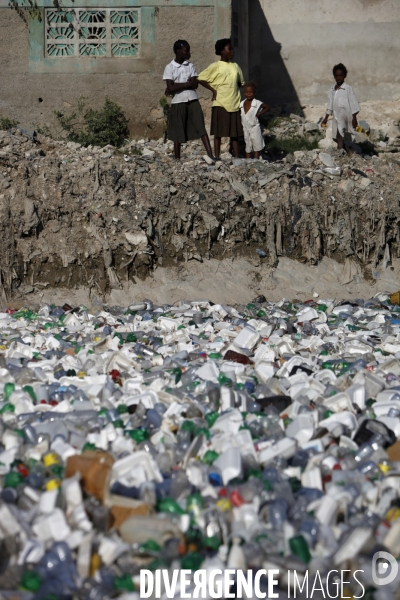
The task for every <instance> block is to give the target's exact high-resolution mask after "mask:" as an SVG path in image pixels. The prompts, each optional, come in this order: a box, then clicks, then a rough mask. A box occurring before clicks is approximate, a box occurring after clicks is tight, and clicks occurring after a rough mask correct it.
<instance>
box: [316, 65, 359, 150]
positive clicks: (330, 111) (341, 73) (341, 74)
mask: <svg viewBox="0 0 400 600" xmlns="http://www.w3.org/2000/svg"><path fill="white" fill-rule="evenodd" d="M333 77H334V78H335V81H336V85H333V86H332V87H331V89H330V90H329V96H328V106H327V107H326V115H325V118H324V120H323V121H322V123H321V125H322V126H323V127H324V126H326V124H327V122H328V118H329V116H330V115H333V119H332V138H333V139H334V140H335V142H337V145H338V149H342V148H343V147H344V145H345V139H347V140H349V141H352V142H354V134H355V132H356V127H357V125H358V123H357V115H358V113H359V112H360V105H359V104H358V102H357V99H356V97H355V95H354V92H353V88H352V87H351V86H350V85H348V84H347V83H345V79H346V77H347V69H346V67H345V66H344V65H343V64H342V63H339V64H338V65H335V66H334V67H333Z"/></svg>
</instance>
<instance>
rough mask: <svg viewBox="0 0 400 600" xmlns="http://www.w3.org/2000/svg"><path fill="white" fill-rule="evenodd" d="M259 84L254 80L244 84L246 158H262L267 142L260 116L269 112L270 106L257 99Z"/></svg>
mask: <svg viewBox="0 0 400 600" xmlns="http://www.w3.org/2000/svg"><path fill="white" fill-rule="evenodd" d="M256 91H257V86H256V84H255V83H254V81H249V82H248V83H246V84H245V86H244V95H245V98H246V99H245V100H243V101H242V102H241V103H240V112H241V117H242V125H243V131H244V140H245V142H246V158H251V154H252V153H254V158H260V152H261V150H263V149H264V146H265V142H264V138H263V134H262V131H261V125H260V122H259V120H258V117H261V115H263V114H264V113H266V112H268V111H269V109H270V107H269V106H268V105H267V104H264V102H261V100H256V98H255V95H256Z"/></svg>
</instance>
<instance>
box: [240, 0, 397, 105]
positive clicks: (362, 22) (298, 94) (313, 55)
mask: <svg viewBox="0 0 400 600" xmlns="http://www.w3.org/2000/svg"><path fill="white" fill-rule="evenodd" d="M248 5H249V29H250V31H251V36H250V37H249V58H248V61H249V65H250V76H251V78H253V79H255V80H256V81H258V82H259V84H260V88H261V89H260V94H261V95H262V97H263V99H264V100H265V101H267V102H268V101H269V102H272V103H273V104H282V103H285V102H299V103H300V104H308V103H322V102H325V101H326V97H327V92H328V89H329V86H330V85H331V84H332V67H333V65H334V64H336V63H338V62H343V63H344V64H345V65H346V66H347V68H348V70H349V77H348V83H350V84H351V85H352V86H353V87H354V89H355V91H356V94H357V98H358V99H359V101H360V102H363V101H366V100H396V99H399V98H400V70H399V68H398V58H397V57H398V56H399V52H400V36H399V31H400V3H399V2H398V1H396V0H320V1H318V2H316V1H315V0H279V1H277V0H254V1H252V2H249V3H248Z"/></svg>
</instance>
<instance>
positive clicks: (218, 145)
mask: <svg viewBox="0 0 400 600" xmlns="http://www.w3.org/2000/svg"><path fill="white" fill-rule="evenodd" d="M220 154H221V138H220V137H215V136H214V155H215V158H219V155H220Z"/></svg>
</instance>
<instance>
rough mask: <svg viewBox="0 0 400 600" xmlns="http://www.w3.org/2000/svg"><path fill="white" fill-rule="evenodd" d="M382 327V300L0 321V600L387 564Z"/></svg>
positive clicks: (399, 385)
mask: <svg viewBox="0 0 400 600" xmlns="http://www.w3.org/2000/svg"><path fill="white" fill-rule="evenodd" d="M320 156H321V155H320ZM326 161H328V159H326ZM328 168H330V167H328ZM332 168H333V167H332ZM399 325H400V319H399V309H398V307H397V304H396V298H394V297H393V296H392V297H390V296H389V295H388V294H382V293H380V294H379V298H378V297H376V298H372V299H370V300H366V301H364V300H357V301H355V302H353V301H351V302H350V301H349V302H340V303H337V302H335V301H333V300H331V299H326V300H323V299H320V298H319V297H318V295H317V296H315V295H314V297H313V298H312V299H310V300H309V301H306V302H299V301H294V302H289V301H288V300H282V301H281V302H277V303H273V302H269V301H267V300H266V299H265V298H264V297H263V296H260V297H258V298H256V299H254V300H253V301H252V302H249V303H248V304H247V305H241V306H235V307H230V306H225V305H216V304H212V303H211V302H209V301H207V300H198V301H190V302H189V301H185V302H180V303H176V304H175V305H174V306H170V305H162V306H157V305H155V304H153V303H152V302H151V301H150V300H144V301H138V302H135V303H132V304H131V305H130V306H129V307H127V308H123V307H109V306H105V305H103V304H102V303H101V302H100V300H98V299H96V300H95V301H94V303H93V305H92V306H91V307H83V306H81V307H76V308H72V307H70V306H69V307H67V306H66V305H65V306H64V307H60V306H54V305H52V306H50V305H45V306H43V307H41V308H40V310H39V311H38V312H35V311H33V310H30V309H21V310H18V311H14V312H12V311H8V312H4V313H2V314H1V318H0V335H1V338H2V346H1V347H2V348H3V349H2V350H1V356H0V363H1V365H0V368H1V370H0V444H1V445H0V478H1V490H0V535H1V541H2V544H3V545H2V548H3V556H7V559H8V560H9V564H10V565H12V569H11V566H10V568H9V570H8V582H9V583H8V584H6V585H9V586H13V587H14V588H16V587H19V589H20V590H21V591H23V592H24V593H26V594H30V595H31V598H32V599H34V600H39V599H43V600H44V599H45V598H53V597H54V598H55V597H57V598H63V599H65V600H66V599H67V598H70V597H73V596H76V597H79V598H82V600H86V599H88V600H89V599H96V600H97V599H98V600H104V599H105V598H106V597H113V598H114V597H120V598H124V599H125V600H132V599H133V598H135V599H136V597H139V594H140V582H139V575H140V570H141V569H142V568H146V569H149V570H150V571H152V572H154V571H156V570H157V569H189V570H190V569H191V570H197V569H199V568H204V569H212V568H222V569H225V568H227V569H234V570H239V571H240V570H247V569H258V568H264V567H263V565H265V564H272V565H275V566H276V565H277V566H278V567H279V569H281V571H282V572H283V571H284V570H285V569H286V570H287V569H288V568H289V566H288V565H294V566H293V569H294V568H296V569H298V571H299V572H302V573H304V572H305V571H306V570H309V571H310V573H312V572H314V571H315V569H316V566H317V565H319V567H320V572H321V573H323V572H324V573H328V572H329V569H330V568H333V567H332V565H334V566H335V568H337V569H346V567H347V565H348V564H351V568H352V569H363V568H364V567H365V564H366V563H367V562H368V560H370V559H371V556H372V554H373V551H374V548H376V549H386V551H388V552H390V553H392V554H393V556H395V557H398V556H399V553H400V544H399V541H398V539H399V534H400V533H399V532H400V529H399V527H400V526H399V522H400V512H399V505H400V504H399V503H400V485H399V482H398V472H399V471H398V464H399V463H400V424H399V422H400V418H399V417H400V360H399V358H398V354H397V352H398V350H397V345H396V343H395V342H396V339H395V336H397V335H398V332H397V329H398V327H399ZM377 551H378V550H377ZM371 552H372V554H371ZM144 565H145V566H144ZM278 567H277V568H278ZM271 568H272V567H271ZM324 569H325V571H324ZM313 570H314V571H313ZM363 573H364V574H362V573H361V574H360V575H359V577H360V581H361V583H362V584H363V585H365V587H366V588H368V589H370V588H371V585H372V583H371V581H372V580H371V577H370V575H369V574H368V573H370V571H368V570H367V569H364V571H363ZM1 577H2V576H1V574H0V584H1V585H3V579H1ZM283 581H284V578H282V580H280V582H279V585H280V586H281V587H282V586H283V587H282V589H285V585H284V583H282V582H283ZM394 585H395V584H394ZM5 589H7V588H5ZM9 589H12V588H9ZM393 589H396V588H393ZM348 591H349V593H348V594H347V596H349V595H350V592H351V593H353V594H355V595H357V588H356V587H354V586H353V587H352V584H349V590H348ZM164 592H165V590H164ZM164 592H163V593H164ZM177 594H179V592H177ZM176 597H177V598H178V597H179V596H178V595H177V596H176Z"/></svg>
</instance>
